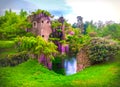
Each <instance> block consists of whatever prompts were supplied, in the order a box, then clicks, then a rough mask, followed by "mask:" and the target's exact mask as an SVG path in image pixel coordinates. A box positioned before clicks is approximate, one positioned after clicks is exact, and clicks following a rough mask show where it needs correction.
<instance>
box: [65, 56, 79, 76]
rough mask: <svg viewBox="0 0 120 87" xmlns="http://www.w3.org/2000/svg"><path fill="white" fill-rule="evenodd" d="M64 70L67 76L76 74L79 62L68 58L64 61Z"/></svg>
mask: <svg viewBox="0 0 120 87" xmlns="http://www.w3.org/2000/svg"><path fill="white" fill-rule="evenodd" d="M64 69H65V74H66V75H71V74H75V73H76V69H77V62H76V58H75V57H72V58H68V59H65V60H64Z"/></svg>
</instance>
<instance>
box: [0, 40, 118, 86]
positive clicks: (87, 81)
mask: <svg viewBox="0 0 120 87" xmlns="http://www.w3.org/2000/svg"><path fill="white" fill-rule="evenodd" d="M13 45H14V42H12V41H0V57H3V58H4V57H5V56H6V55H9V54H12V53H15V50H14V49H13ZM3 49H4V50H3ZM119 57H120V55H118V56H117V58H119ZM119 66H120V58H119V59H117V61H114V62H112V63H105V64H100V65H95V66H91V67H88V68H86V69H85V70H83V71H81V72H78V73H77V74H75V75H71V76H63V75H60V74H56V73H54V72H53V71H49V70H48V69H46V68H44V67H43V66H41V65H40V64H38V62H37V61H36V60H29V61H27V62H25V63H22V64H20V65H18V66H16V67H0V87H119V83H120V73H119V72H120V67H119Z"/></svg>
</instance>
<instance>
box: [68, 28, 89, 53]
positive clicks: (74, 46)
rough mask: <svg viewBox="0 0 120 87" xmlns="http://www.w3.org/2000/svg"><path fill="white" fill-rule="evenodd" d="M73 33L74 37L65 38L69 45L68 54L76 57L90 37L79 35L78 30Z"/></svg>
mask: <svg viewBox="0 0 120 87" xmlns="http://www.w3.org/2000/svg"><path fill="white" fill-rule="evenodd" d="M74 32H75V34H74V35H72V36H71V35H68V36H67V41H68V42H69V45H70V52H71V53H72V54H74V55H76V54H77V53H78V52H79V50H80V49H81V48H82V47H83V45H84V44H85V43H88V42H89V40H90V37H89V36H88V35H80V34H79V30H78V29H75V30H74Z"/></svg>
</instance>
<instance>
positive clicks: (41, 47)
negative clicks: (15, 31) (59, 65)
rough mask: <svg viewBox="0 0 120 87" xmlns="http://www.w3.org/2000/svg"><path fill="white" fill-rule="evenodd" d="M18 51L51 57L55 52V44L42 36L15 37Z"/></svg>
mask: <svg viewBox="0 0 120 87" xmlns="http://www.w3.org/2000/svg"><path fill="white" fill-rule="evenodd" d="M16 42H17V45H18V49H19V51H27V52H29V53H30V54H37V55H41V54H44V55H45V56H46V57H47V58H51V59H53V58H54V57H53V54H55V53H57V50H56V49H57V46H56V45H55V44H54V43H52V42H48V41H46V40H44V39H43V38H42V37H40V36H37V37H36V38H35V37H21V38H17V39H16Z"/></svg>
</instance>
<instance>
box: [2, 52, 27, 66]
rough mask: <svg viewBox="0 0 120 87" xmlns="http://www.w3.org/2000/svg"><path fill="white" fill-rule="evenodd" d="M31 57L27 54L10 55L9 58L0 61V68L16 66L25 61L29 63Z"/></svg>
mask: <svg viewBox="0 0 120 87" xmlns="http://www.w3.org/2000/svg"><path fill="white" fill-rule="evenodd" d="M28 59H29V56H28V55H27V53H26V52H20V53H16V54H12V55H9V56H8V57H7V58H2V59H0V66H15V65H18V64H20V63H22V62H24V61H27V60H28Z"/></svg>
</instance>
